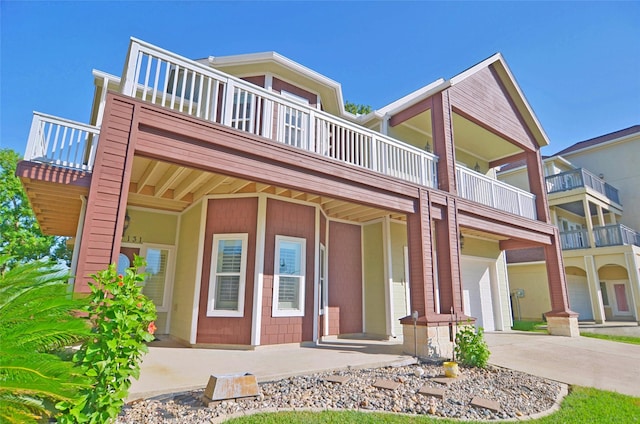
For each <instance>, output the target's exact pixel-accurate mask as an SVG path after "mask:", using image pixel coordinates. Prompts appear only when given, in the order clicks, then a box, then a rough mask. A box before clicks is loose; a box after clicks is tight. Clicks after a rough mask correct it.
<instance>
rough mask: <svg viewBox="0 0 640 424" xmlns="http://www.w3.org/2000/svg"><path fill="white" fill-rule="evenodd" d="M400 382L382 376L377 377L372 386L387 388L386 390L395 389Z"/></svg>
mask: <svg viewBox="0 0 640 424" xmlns="http://www.w3.org/2000/svg"><path fill="white" fill-rule="evenodd" d="M401 385H402V384H400V383H398V382H397V381H391V380H384V379H382V378H379V379H377V380H376V381H374V382H373V387H375V388H378V389H387V390H396V389H397V388H398V387H400V386H401Z"/></svg>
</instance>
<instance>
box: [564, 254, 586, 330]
mask: <svg viewBox="0 0 640 424" xmlns="http://www.w3.org/2000/svg"><path fill="white" fill-rule="evenodd" d="M565 274H566V275H567V291H568V292H569V307H570V309H571V310H572V311H575V312H577V313H579V314H580V315H579V316H578V320H579V321H592V320H593V308H592V307H591V296H590V295H589V284H588V282H587V273H586V271H585V270H583V269H582V268H578V267H575V266H568V267H566V268H565Z"/></svg>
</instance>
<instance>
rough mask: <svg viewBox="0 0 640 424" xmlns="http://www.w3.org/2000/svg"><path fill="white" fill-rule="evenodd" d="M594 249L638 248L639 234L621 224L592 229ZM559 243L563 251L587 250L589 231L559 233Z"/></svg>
mask: <svg viewBox="0 0 640 424" xmlns="http://www.w3.org/2000/svg"><path fill="white" fill-rule="evenodd" d="M593 236H594V240H595V247H608V246H624V245H635V246H640V233H639V232H637V231H635V230H633V229H632V228H629V227H627V226H625V225H622V224H611V225H603V226H598V227H593ZM560 241H561V243H562V249H563V250H573V249H588V248H590V247H591V243H590V242H589V231H588V230H587V229H586V228H582V229H578V230H572V231H561V232H560Z"/></svg>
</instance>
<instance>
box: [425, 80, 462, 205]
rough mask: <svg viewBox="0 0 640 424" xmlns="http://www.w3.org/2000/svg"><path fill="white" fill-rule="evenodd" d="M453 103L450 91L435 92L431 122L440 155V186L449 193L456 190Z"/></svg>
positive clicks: (437, 151)
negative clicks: (450, 99) (450, 98)
mask: <svg viewBox="0 0 640 424" xmlns="http://www.w3.org/2000/svg"><path fill="white" fill-rule="evenodd" d="M451 115H452V112H451V103H450V101H449V93H448V91H444V92H441V93H437V94H434V96H433V108H432V109H431V122H432V126H433V128H432V131H433V152H434V153H435V154H436V155H437V156H438V165H437V167H438V188H439V189H440V190H443V191H446V192H448V193H453V194H455V193H457V191H456V155H455V150H454V148H453V127H452V117H451Z"/></svg>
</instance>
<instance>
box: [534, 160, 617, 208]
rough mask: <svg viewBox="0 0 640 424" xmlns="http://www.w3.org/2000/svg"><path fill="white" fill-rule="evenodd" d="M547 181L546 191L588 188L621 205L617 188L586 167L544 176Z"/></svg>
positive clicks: (556, 191) (554, 191)
mask: <svg viewBox="0 0 640 424" xmlns="http://www.w3.org/2000/svg"><path fill="white" fill-rule="evenodd" d="M545 180H546V183H547V193H549V194H551V193H558V192H562V191H568V190H573V189H575V188H580V187H584V188H588V189H591V190H595V191H596V192H597V193H600V194H602V195H604V196H605V197H606V198H607V199H609V200H611V201H613V202H615V203H617V204H618V205H622V203H620V197H619V195H618V189H617V188H615V187H613V186H611V185H610V184H607V183H605V182H604V181H602V180H601V179H600V178H598V177H597V176H596V175H594V174H592V173H591V172H589V171H587V170H586V169H583V168H579V169H572V170H571V171H567V172H562V173H560V174H555V175H550V176H548V177H546V178H545Z"/></svg>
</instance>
